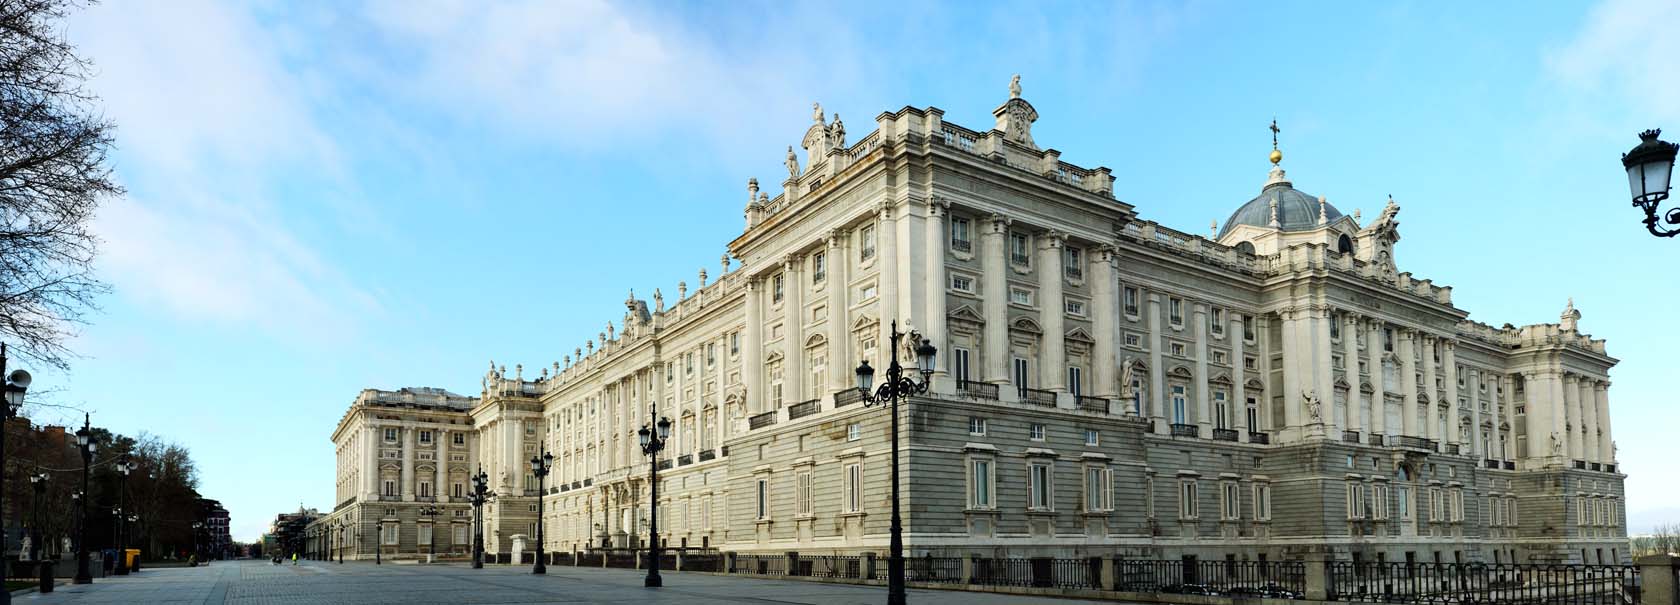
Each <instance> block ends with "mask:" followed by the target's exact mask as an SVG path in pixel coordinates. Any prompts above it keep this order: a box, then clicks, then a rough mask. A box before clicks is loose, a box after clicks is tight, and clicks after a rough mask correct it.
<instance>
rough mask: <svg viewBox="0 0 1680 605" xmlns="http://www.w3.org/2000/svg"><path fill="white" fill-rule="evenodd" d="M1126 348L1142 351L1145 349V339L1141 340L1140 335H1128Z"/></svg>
mask: <svg viewBox="0 0 1680 605" xmlns="http://www.w3.org/2000/svg"><path fill="white" fill-rule="evenodd" d="M1126 346H1128V347H1135V348H1139V349H1141V348H1143V339H1142V338H1139V337H1138V335H1136V334H1127V335H1126Z"/></svg>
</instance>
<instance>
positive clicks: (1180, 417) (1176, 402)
mask: <svg viewBox="0 0 1680 605" xmlns="http://www.w3.org/2000/svg"><path fill="white" fill-rule="evenodd" d="M1172 413H1173V421H1172V423H1173V424H1189V422H1187V421H1188V420H1189V417H1188V416H1187V415H1186V413H1185V400H1184V385H1182V384H1175V385H1173V386H1172Z"/></svg>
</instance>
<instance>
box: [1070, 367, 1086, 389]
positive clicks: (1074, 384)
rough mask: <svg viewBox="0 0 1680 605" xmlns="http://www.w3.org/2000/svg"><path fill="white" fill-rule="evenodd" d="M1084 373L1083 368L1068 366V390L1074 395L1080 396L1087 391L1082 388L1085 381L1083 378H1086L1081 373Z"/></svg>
mask: <svg viewBox="0 0 1680 605" xmlns="http://www.w3.org/2000/svg"><path fill="white" fill-rule="evenodd" d="M1082 373H1083V370H1082V369H1080V368H1079V367H1078V366H1068V391H1069V392H1071V393H1073V396H1074V397H1079V396H1080V395H1083V394H1084V393H1085V391H1084V390H1083V388H1082V387H1083V386H1084V384H1083V381H1082V380H1081V379H1082V378H1084V376H1082V375H1081V374H1082Z"/></svg>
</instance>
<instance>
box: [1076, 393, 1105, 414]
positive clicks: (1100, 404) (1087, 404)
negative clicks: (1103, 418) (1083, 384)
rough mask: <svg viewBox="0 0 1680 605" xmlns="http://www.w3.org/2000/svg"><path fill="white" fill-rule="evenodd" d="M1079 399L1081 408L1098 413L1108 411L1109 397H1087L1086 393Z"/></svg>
mask: <svg viewBox="0 0 1680 605" xmlns="http://www.w3.org/2000/svg"><path fill="white" fill-rule="evenodd" d="M1077 399H1078V401H1079V409H1081V410H1085V411H1087V412H1096V413H1098V414H1107V413H1108V400H1107V399H1103V398H1101V397H1087V396H1085V395H1080V396H1079V397H1078V398H1077Z"/></svg>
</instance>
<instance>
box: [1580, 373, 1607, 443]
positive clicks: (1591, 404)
mask: <svg viewBox="0 0 1680 605" xmlns="http://www.w3.org/2000/svg"><path fill="white" fill-rule="evenodd" d="M1576 386H1577V387H1578V388H1579V389H1580V391H1581V394H1580V396H1579V397H1578V398H1576V401H1578V402H1580V407H1579V408H1578V410H1579V411H1580V415H1581V426H1580V427H1579V428H1578V429H1577V430H1578V431H1579V432H1580V433H1581V459H1582V460H1587V461H1591V462H1602V461H1601V460H1599V459H1598V398H1597V397H1595V396H1593V380H1592V379H1590V378H1587V377H1585V376H1583V377H1581V380H1580V381H1578V382H1577V383H1576Z"/></svg>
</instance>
